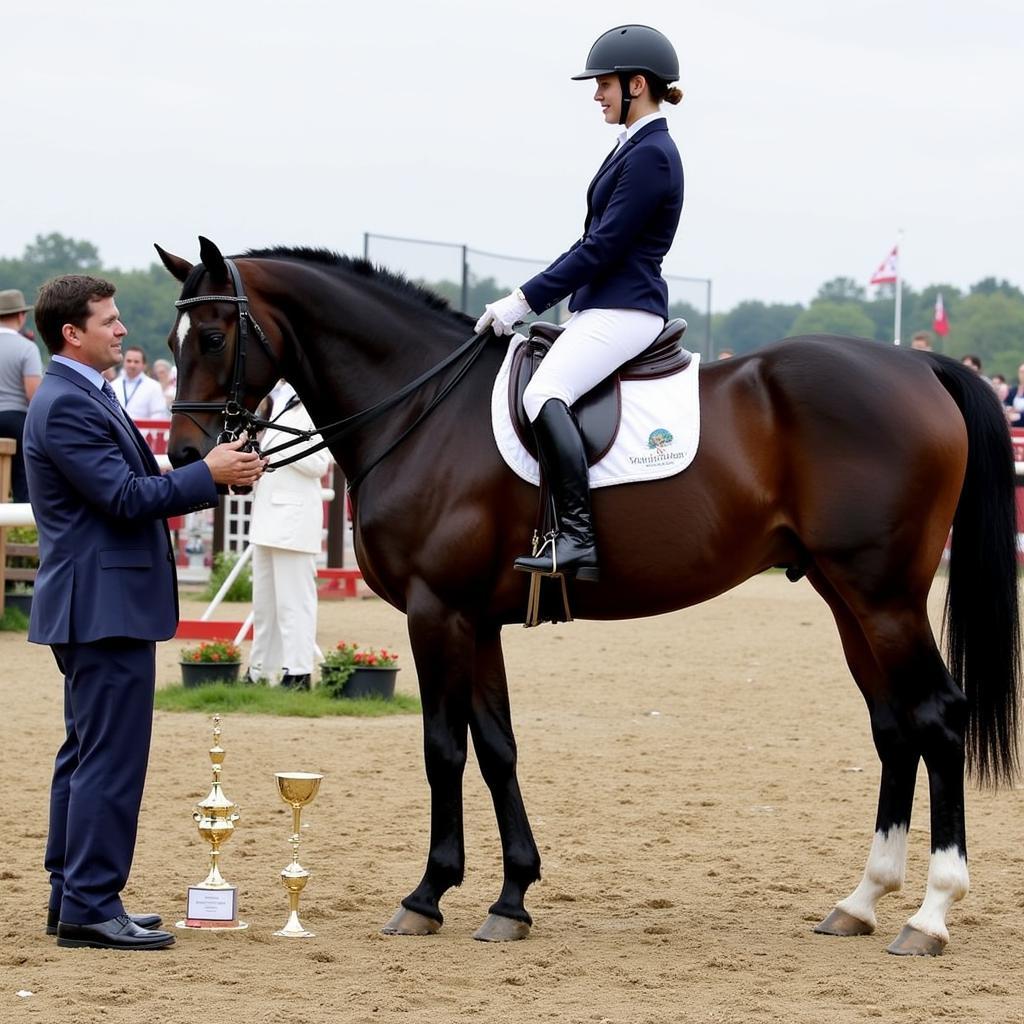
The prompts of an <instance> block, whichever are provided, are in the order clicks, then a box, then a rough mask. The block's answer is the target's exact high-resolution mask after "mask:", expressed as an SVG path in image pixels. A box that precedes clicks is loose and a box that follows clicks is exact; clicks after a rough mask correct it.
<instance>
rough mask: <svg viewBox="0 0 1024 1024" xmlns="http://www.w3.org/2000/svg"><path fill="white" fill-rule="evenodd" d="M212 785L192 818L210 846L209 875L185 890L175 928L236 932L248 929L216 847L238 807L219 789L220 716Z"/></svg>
mask: <svg viewBox="0 0 1024 1024" xmlns="http://www.w3.org/2000/svg"><path fill="white" fill-rule="evenodd" d="M210 763H211V765H212V767H213V785H212V786H211V788H210V792H209V793H208V794H207V795H206V799H205V800H203V801H202V802H201V803H198V804H196V806H195V809H194V810H193V812H192V819H193V821H195V823H196V827H197V828H198V829H199V834H200V835H201V836H202V837H203V838H204V839H205V840H206V841H207V842H208V843H209V844H210V873H209V874H208V875H207V876H206V878H204V879H203V881H201V882H200V883H199V884H198V885H190V886H189V887H188V901H187V905H186V910H185V920H184V921H179V922H178V923H177V927H178V928H205V929H207V930H212V931H240V930H241V929H243V928H248V927H249V926H248V925H247V924H246V923H245V922H244V921H239V920H238V889H237V888H236V887H235V886H233V885H231V884H230V883H229V882H226V881H225V880H224V876H223V875H222V874H221V873H220V848H221V846H222V845H223V844H224V843H226V842H227V841H228V840H229V839H230V838H231V836H232V834H233V833H234V831H235V822H236V821H238V817H239V814H238V806H237V805H236V804H234V803H232V802H231V801H230V800H229V799H228V798H227V797H226V796H225V795H224V792H223V790H221V788H220V773H221V767H222V766H223V764H224V748H223V747H222V746H221V745H220V715H214V716H213V746H212V747H210Z"/></svg>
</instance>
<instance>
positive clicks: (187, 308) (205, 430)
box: [156, 236, 281, 466]
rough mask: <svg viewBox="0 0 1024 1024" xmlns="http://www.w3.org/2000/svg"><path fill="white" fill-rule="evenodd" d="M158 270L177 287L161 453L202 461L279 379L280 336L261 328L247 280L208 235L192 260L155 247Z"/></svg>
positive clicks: (174, 459)
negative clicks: (173, 381) (172, 380)
mask: <svg viewBox="0 0 1024 1024" xmlns="http://www.w3.org/2000/svg"><path fill="white" fill-rule="evenodd" d="M156 251H157V252H158V253H159V254H160V259H161V260H162V261H163V264H164V266H165V267H166V268H167V269H168V270H169V271H170V272H171V274H173V275H174V277H176V278H177V279H178V280H179V281H181V282H182V285H183V287H182V290H181V296H180V297H179V299H178V301H177V303H176V306H177V307H178V319H177V321H176V322H175V325H174V327H173V329H172V330H171V333H170V335H169V337H168V339H167V344H168V346H169V347H170V350H171V352H172V354H173V355H174V362H175V365H176V366H177V368H178V390H177V394H176V395H175V400H174V404H173V405H172V407H171V412H172V416H171V433H170V439H169V442H168V456H169V457H170V460H171V463H172V465H175V466H182V465H185V464H186V463H188V462H195V461H196V460H197V459H201V458H203V457H204V456H205V455H206V454H207V452H209V450H210V449H211V448H212V447H213V446H214V445H215V444H218V443H220V442H222V441H227V440H232V439H233V438H234V437H236V436H237V435H238V434H239V433H241V431H242V430H243V429H244V428H245V427H246V425H247V422H248V419H249V416H250V415H251V414H252V413H253V412H254V411H255V410H256V407H257V406H258V405H259V403H260V401H261V400H262V399H263V397H264V396H265V395H266V394H267V393H268V392H269V391H270V389H271V387H272V386H273V384H274V382H275V381H276V380H277V379H278V378H279V377H280V376H281V370H280V351H281V348H280V346H281V338H280V335H279V333H278V332H277V330H276V327H275V325H274V324H272V323H271V322H270V321H269V318H267V317H264V322H263V323H261V322H260V321H259V320H258V319H257V315H256V314H255V313H254V312H252V311H251V310H250V305H249V304H250V302H252V303H253V305H254V306H256V307H257V309H258V308H259V299H258V296H256V295H255V293H254V289H253V286H252V283H251V282H250V283H249V284H246V282H245V281H244V280H243V279H242V276H241V272H240V270H239V269H238V268H237V267H236V266H235V264H234V261H232V260H229V259H225V258H224V256H222V255H221V252H220V250H219V249H218V248H217V246H216V245H214V243H213V242H211V241H210V240H209V239H208V238H203V237H202V236H200V238H199V260H200V261H199V263H198V264H196V265H194V266H193V265H192V264H191V263H189V262H188V261H187V260H184V259H182V258H181V257H180V256H174V255H172V254H171V253H169V252H167V251H165V250H164V249H161V248H160V246H159V245H158V246H156Z"/></svg>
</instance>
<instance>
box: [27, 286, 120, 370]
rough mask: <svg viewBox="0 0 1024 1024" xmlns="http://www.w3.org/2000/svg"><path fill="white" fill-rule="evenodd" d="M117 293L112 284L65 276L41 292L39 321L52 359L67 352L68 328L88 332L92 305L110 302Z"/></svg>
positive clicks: (36, 316)
mask: <svg viewBox="0 0 1024 1024" xmlns="http://www.w3.org/2000/svg"><path fill="white" fill-rule="evenodd" d="M116 291H117V289H116V288H115V287H114V285H112V284H111V283H110V282H109V281H104V280H103V279H102V278H100V277H89V276H88V275H86V274H63V275H61V276H60V277H54V278H51V279H50V280H49V281H47V282H46V284H44V285H43V286H42V287H41V288H40V289H39V296H38V298H37V299H36V304H35V321H36V327H37V328H38V329H39V333H40V334H41V335H42V338H43V342H44V343H45V344H46V347H47V349H49V352H50V355H58V354H59V353H60V352H61V351H63V349H64V334H63V330H64V325H65V324H74V325H75V326H76V327H81V328H82V329H83V330H84V329H85V321H86V320H88V319H89V303H90V302H94V301H98V300H99V299H109V298H111V296H113V294H114V292H116Z"/></svg>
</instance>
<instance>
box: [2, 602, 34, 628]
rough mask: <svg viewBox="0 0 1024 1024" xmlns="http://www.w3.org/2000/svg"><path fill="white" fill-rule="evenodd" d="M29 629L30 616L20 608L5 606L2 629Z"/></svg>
mask: <svg viewBox="0 0 1024 1024" xmlns="http://www.w3.org/2000/svg"><path fill="white" fill-rule="evenodd" d="M27 629H28V616H27V615H26V614H25V613H24V612H23V611H22V610H21V609H20V608H5V609H4V613H3V615H0V630H2V631H4V632H11V633H24V632H25V631H26V630H27Z"/></svg>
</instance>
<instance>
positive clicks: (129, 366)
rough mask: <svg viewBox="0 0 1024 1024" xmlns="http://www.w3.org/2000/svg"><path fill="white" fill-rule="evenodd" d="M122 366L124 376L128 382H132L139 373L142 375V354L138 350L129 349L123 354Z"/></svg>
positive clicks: (143, 365)
mask: <svg viewBox="0 0 1024 1024" xmlns="http://www.w3.org/2000/svg"><path fill="white" fill-rule="evenodd" d="M122 365H123V366H124V372H125V376H126V377H127V378H128V379H129V380H134V379H135V378H136V377H138V375H139V374H140V373H142V370H143V368H144V367H145V363H144V362H143V359H142V353H141V352H140V351H138V349H134V348H130V349H128V351H127V352H125V354H124V362H123V363H122Z"/></svg>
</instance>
